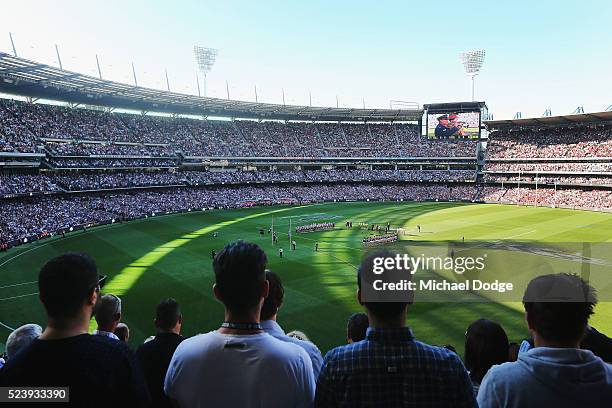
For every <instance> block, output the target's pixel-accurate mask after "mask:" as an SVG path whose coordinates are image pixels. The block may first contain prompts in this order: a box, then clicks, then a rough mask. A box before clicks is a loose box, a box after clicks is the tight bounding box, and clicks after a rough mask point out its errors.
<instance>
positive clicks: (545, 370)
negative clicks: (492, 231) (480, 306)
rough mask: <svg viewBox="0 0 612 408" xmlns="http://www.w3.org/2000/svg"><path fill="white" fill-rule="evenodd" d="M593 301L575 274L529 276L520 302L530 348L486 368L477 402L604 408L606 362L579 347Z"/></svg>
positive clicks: (611, 394)
mask: <svg viewBox="0 0 612 408" xmlns="http://www.w3.org/2000/svg"><path fill="white" fill-rule="evenodd" d="M596 302H597V299H596V297H595V293H594V290H593V288H592V287H591V286H589V285H588V284H587V283H586V282H585V281H584V280H582V279H581V278H580V277H578V276H577V275H570V274H553V275H543V276H539V277H537V278H535V279H533V280H532V281H531V282H530V283H529V285H528V286H527V289H526V290H525V294H524V295H523V304H524V307H525V319H526V320H527V325H528V326H529V331H530V333H531V335H532V336H533V341H534V345H535V347H534V348H532V349H530V350H528V351H526V352H523V353H519V355H518V360H517V361H516V362H509V363H504V364H502V365H498V366H493V367H491V369H490V370H489V372H488V373H487V374H486V375H485V377H484V379H483V380H482V384H481V385H480V390H479V391H478V404H479V405H480V407H482V408H487V407H543V406H550V407H558V408H563V407H609V406H610V401H612V366H611V365H610V364H606V363H605V362H604V361H603V360H602V359H601V358H599V357H597V356H595V355H594V354H593V353H592V352H591V351H589V350H580V348H579V347H580V341H581V340H582V338H583V337H584V335H585V332H586V330H587V325H588V320H589V316H590V315H591V314H592V313H593V308H594V306H595V304H596Z"/></svg>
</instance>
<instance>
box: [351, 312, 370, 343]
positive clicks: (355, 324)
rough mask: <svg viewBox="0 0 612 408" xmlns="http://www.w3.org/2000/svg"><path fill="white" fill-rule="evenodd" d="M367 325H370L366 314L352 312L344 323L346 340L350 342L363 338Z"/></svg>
mask: <svg viewBox="0 0 612 408" xmlns="http://www.w3.org/2000/svg"><path fill="white" fill-rule="evenodd" d="M368 327H370V321H369V320H368V315H367V314H365V313H363V312H360V313H353V314H352V315H351V316H350V317H349V319H348V322H347V324H346V342H347V343H348V344H351V343H357V342H358V341H361V340H363V339H365V338H366V331H367V330H368Z"/></svg>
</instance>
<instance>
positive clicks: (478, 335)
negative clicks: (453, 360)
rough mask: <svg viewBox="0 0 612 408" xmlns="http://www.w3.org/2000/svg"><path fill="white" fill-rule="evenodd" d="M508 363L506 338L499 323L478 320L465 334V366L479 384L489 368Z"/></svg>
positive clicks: (473, 379)
mask: <svg viewBox="0 0 612 408" xmlns="http://www.w3.org/2000/svg"><path fill="white" fill-rule="evenodd" d="M506 361H508V336H507V335H506V332H505V331H504V329H503V328H502V327H501V326H500V325H499V323H496V322H492V321H491V320H487V319H478V320H476V321H475V322H473V323H472V324H470V326H469V327H468V329H467V331H466V332H465V366H466V367H467V369H468V370H469V371H470V376H471V377H472V381H474V382H475V383H478V384H479V383H480V382H481V381H482V378H483V377H484V375H485V374H486V373H487V371H489V368H491V366H493V365H495V364H501V363H505V362H506Z"/></svg>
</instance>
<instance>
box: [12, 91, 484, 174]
mask: <svg viewBox="0 0 612 408" xmlns="http://www.w3.org/2000/svg"><path fill="white" fill-rule="evenodd" d="M126 143H128V144H126ZM0 151H9V152H11V151H13V152H36V151H41V152H46V153H47V154H49V155H50V156H52V157H55V156H60V157H61V158H62V160H63V161H57V162H53V163H55V164H57V165H58V166H62V167H76V166H77V165H76V164H70V163H72V162H75V163H81V162H80V161H78V160H75V159H72V160H71V159H69V158H68V159H67V158H66V157H65V156H83V155H87V156H89V155H95V156H98V155H122V156H146V157H169V156H170V157H176V156H177V155H179V154H180V155H181V156H205V157H434V156H435V157H448V156H450V157H474V156H475V155H476V142H475V141H470V140H453V141H448V140H444V141H441V140H430V139H427V138H422V137H421V136H420V129H419V128H418V126H416V125H413V124H401V123H399V124H331V123H316V124H314V123H304V122H301V123H284V122H272V121H268V122H255V121H247V120H243V121H238V120H236V121H212V120H199V119H190V118H173V117H163V116H152V115H147V116H142V115H133V114H127V113H109V112H106V111H100V110H91V109H73V108H67V107H63V106H56V105H44V104H31V103H25V102H17V101H10V100H0ZM66 162H70V163H66ZM99 164H101V163H99ZM110 167H117V165H112V166H110Z"/></svg>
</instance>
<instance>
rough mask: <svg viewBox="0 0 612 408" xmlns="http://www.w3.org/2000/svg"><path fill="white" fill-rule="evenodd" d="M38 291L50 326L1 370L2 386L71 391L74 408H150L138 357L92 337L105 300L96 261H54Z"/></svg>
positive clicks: (70, 257)
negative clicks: (95, 316) (96, 308)
mask: <svg viewBox="0 0 612 408" xmlns="http://www.w3.org/2000/svg"><path fill="white" fill-rule="evenodd" d="M38 291H39V297H40V300H41V302H42V304H43V306H44V308H45V310H46V312H47V327H46V328H45V331H44V332H43V334H42V335H41V336H40V337H39V338H38V339H36V340H34V341H33V342H32V343H31V344H30V345H29V346H28V347H27V348H26V349H25V350H22V351H21V352H20V353H18V354H17V355H16V356H15V357H14V358H11V359H10V360H9V361H8V364H7V365H6V366H5V367H4V368H3V369H2V370H1V371H0V386H3V387H8V386H11V387H25V386H29V387H69V399H70V403H69V404H67V406H74V407H83V406H88V407H108V406H146V405H148V404H149V402H150V398H149V393H148V391H147V386H146V383H145V381H144V377H143V374H142V370H141V368H140V365H139V364H138V361H137V359H136V356H135V355H134V353H133V352H132V351H131V350H130V349H129V348H128V347H127V345H125V344H124V343H121V342H119V341H116V340H112V339H109V338H108V337H104V336H92V335H90V334H88V329H89V321H90V319H91V316H92V314H93V310H94V306H95V305H96V302H97V300H98V298H99V296H100V276H99V275H98V272H97V268H96V264H95V263H94V261H93V259H91V258H90V257H89V256H88V255H85V254H76V253H67V254H64V255H61V256H58V257H57V258H54V259H52V260H51V261H49V262H47V263H46V264H45V265H44V266H43V268H42V269H41V271H40V274H39V275H38Z"/></svg>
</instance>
